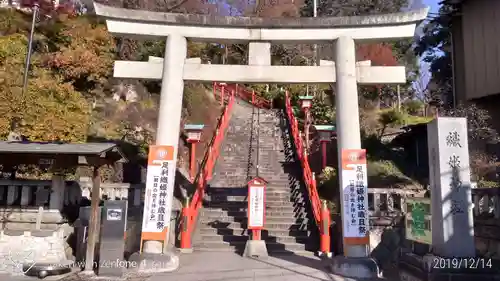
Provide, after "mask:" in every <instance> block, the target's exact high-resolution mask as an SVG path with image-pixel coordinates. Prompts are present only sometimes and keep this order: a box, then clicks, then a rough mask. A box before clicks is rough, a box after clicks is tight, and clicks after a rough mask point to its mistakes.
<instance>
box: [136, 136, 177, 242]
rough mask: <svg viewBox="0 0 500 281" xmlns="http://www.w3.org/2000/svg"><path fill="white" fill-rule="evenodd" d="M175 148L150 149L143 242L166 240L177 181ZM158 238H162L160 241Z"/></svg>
mask: <svg viewBox="0 0 500 281" xmlns="http://www.w3.org/2000/svg"><path fill="white" fill-rule="evenodd" d="M173 158H174V147H173V146H162V145H153V146H150V147H149V155H148V170H147V178H146V192H145V194H146V196H145V198H144V217H143V223H142V238H143V240H153V239H154V240H164V239H166V237H163V235H162V236H157V235H148V234H151V233H160V234H162V233H164V234H165V235H166V233H167V229H168V226H169V222H170V215H171V209H172V196H173V188H174V181H175V167H174V164H173V160H174V159H173ZM157 237H162V239H159V238H157Z"/></svg>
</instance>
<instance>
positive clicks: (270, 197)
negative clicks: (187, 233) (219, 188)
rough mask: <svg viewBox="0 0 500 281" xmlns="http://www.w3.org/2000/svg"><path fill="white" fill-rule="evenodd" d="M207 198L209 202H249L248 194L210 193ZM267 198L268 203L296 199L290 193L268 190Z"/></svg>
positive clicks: (286, 201)
mask: <svg viewBox="0 0 500 281" xmlns="http://www.w3.org/2000/svg"><path fill="white" fill-rule="evenodd" d="M297 199H298V198H297ZM205 200H206V201H208V202H247V201H248V196H246V195H238V196H224V195H210V196H208V197H207V198H205ZM265 200H266V204H267V203H275V202H279V203H289V202H292V201H294V200H293V199H292V198H291V197H290V194H286V193H282V194H278V193H274V194H269V193H267V192H266V198H265Z"/></svg>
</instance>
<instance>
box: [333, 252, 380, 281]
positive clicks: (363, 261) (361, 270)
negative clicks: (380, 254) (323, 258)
mask: <svg viewBox="0 0 500 281" xmlns="http://www.w3.org/2000/svg"><path fill="white" fill-rule="evenodd" d="M330 269H331V271H332V273H333V274H337V275H340V276H343V277H347V278H379V277H381V274H380V270H379V268H378V265H377V262H375V260H374V259H372V258H368V257H362V258H349V257H343V256H336V257H334V258H333V260H332V264H331V266H330Z"/></svg>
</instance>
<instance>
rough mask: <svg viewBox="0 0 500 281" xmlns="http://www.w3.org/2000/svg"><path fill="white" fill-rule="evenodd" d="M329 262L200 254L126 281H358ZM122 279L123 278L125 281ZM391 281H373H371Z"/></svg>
mask: <svg viewBox="0 0 500 281" xmlns="http://www.w3.org/2000/svg"><path fill="white" fill-rule="evenodd" d="M328 265H329V263H328V261H322V260H321V259H319V258H317V257H314V256H299V255H285V256H276V257H269V258H267V259H265V260H260V259H251V258H244V257H241V256H240V255H237V254H235V253H230V252H198V253H193V254H185V255H181V256H180V268H179V269H178V270H177V271H175V272H170V273H161V274H160V273H157V274H154V275H153V276H151V275H149V276H145V275H137V274H130V275H129V274H127V275H128V276H127V278H126V279H125V281H233V280H234V281H358V280H355V279H351V278H344V277H340V276H337V275H334V274H331V273H330V270H329V268H328ZM2 277H4V276H2V275H0V281H3V280H9V281H35V280H39V279H37V278H35V277H22V276H16V277H13V276H9V277H7V278H6V279H3V278H2ZM44 280H47V281H117V280H116V279H111V278H102V277H101V278H89V277H86V276H81V275H80V274H78V275H77V274H68V275H66V276H51V277H47V278H46V279H44ZM122 280H123V279H122ZM383 280H386V281H389V280H387V279H380V278H377V279H373V280H370V281H383Z"/></svg>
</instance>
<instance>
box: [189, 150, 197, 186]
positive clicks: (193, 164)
mask: <svg viewBox="0 0 500 281" xmlns="http://www.w3.org/2000/svg"><path fill="white" fill-rule="evenodd" d="M189 160H190V161H189V170H190V176H191V180H192V181H194V178H195V177H196V142H192V143H191V159H189Z"/></svg>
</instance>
